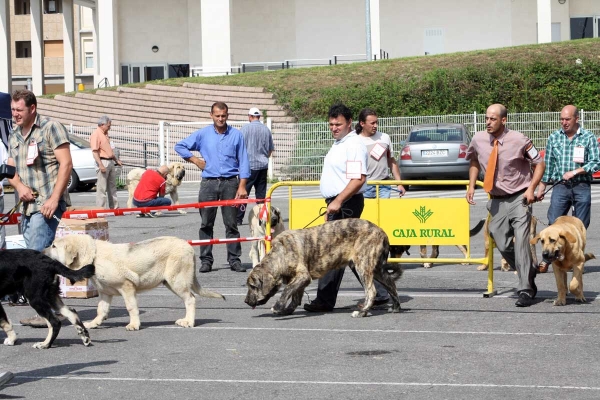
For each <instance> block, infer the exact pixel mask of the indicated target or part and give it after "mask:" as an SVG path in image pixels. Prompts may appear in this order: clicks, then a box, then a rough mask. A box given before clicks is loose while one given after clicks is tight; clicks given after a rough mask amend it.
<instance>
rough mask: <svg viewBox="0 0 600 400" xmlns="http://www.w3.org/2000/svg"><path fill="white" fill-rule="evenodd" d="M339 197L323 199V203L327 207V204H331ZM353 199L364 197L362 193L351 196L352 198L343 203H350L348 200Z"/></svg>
mask: <svg viewBox="0 0 600 400" xmlns="http://www.w3.org/2000/svg"><path fill="white" fill-rule="evenodd" d="M338 196H339V195H336V196H333V197H327V198H326V199H325V203H326V204H327V205H329V203H331V202H332V201H333V200H335V198H336V197H338ZM355 197H364V196H363V194H362V193H357V194H355V195H353V196H352V197H350V198H349V199H348V200H346V201H345V202H344V203H346V202H347V201H350V199H353V198H355Z"/></svg>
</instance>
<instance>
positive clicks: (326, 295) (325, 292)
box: [315, 194, 389, 308]
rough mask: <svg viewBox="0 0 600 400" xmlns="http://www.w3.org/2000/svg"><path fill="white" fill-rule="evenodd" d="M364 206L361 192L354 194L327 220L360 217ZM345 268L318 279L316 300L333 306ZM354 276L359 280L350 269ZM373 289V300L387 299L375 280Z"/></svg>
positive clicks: (383, 289) (381, 287)
mask: <svg viewBox="0 0 600 400" xmlns="http://www.w3.org/2000/svg"><path fill="white" fill-rule="evenodd" d="M333 199H335V197H333V198H330V199H327V200H325V202H326V203H327V204H329V203H330V202H331V201H333ZM364 208H365V199H364V197H363V195H362V194H355V195H354V196H352V197H350V198H349V199H348V200H346V202H345V203H343V204H342V208H341V210H340V212H338V213H337V214H333V215H330V216H329V221H335V220H338V219H344V218H360V215H361V214H362V211H363V209H364ZM345 269H346V268H340V269H336V270H334V271H329V272H328V273H327V274H325V276H323V277H322V278H321V279H319V288H318V290H317V298H316V299H315V301H316V302H318V303H322V304H325V305H327V306H329V307H332V308H333V307H335V302H336V300H337V294H338V292H339V290H340V284H341V283H342V279H343V278H344V270H345ZM352 272H353V273H354V276H356V279H358V281H359V282H360V278H359V277H358V274H357V273H356V271H355V270H354V269H352ZM375 289H377V295H376V297H375V301H380V300H387V299H389V294H388V292H387V290H385V288H384V287H383V286H382V285H381V284H380V283H379V282H377V281H375Z"/></svg>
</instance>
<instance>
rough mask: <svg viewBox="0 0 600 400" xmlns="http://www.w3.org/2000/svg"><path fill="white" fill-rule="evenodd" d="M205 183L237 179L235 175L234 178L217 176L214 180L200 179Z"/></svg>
mask: <svg viewBox="0 0 600 400" xmlns="http://www.w3.org/2000/svg"><path fill="white" fill-rule="evenodd" d="M202 179H204V180H206V181H229V180H231V179H237V175H234V176H219V177H216V178H202Z"/></svg>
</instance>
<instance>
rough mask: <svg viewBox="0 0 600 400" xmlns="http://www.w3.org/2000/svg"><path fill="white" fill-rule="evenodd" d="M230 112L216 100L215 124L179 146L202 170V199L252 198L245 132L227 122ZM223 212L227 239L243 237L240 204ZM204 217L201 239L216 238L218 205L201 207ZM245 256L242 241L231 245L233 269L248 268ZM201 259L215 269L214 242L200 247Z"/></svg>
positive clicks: (204, 269) (207, 268) (205, 266)
mask: <svg viewBox="0 0 600 400" xmlns="http://www.w3.org/2000/svg"><path fill="white" fill-rule="evenodd" d="M228 115H229V114H228V107H227V104H225V103H223V102H216V103H214V104H213V105H212V107H211V110H210V116H211V118H212V120H213V125H211V126H207V127H206V128H203V129H199V130H197V131H195V132H194V133H192V134H191V135H190V136H188V137H187V138H185V139H183V140H182V141H180V142H179V143H177V144H176V145H175V151H176V152H177V154H179V155H180V156H181V158H183V159H184V160H186V161H189V162H191V163H194V164H195V165H196V166H197V167H198V168H200V169H201V170H202V183H201V184H200V193H199V194H198V202H205V201H215V200H231V199H246V198H248V192H247V191H246V181H247V180H248V178H249V177H250V166H249V162H248V154H247V153H246V146H245V144H244V137H243V136H242V132H240V131H239V130H237V129H235V128H233V127H231V126H229V125H227V117H228ZM192 151H197V152H199V153H200V156H201V157H202V159H200V158H199V157H196V156H195V155H193V154H192ZM221 215H222V216H223V223H224V224H225V235H226V237H227V239H230V238H239V237H240V232H239V231H238V227H237V224H236V215H237V207H231V206H228V207H221ZM200 217H201V218H202V224H201V225H200V231H199V236H200V240H206V239H212V238H213V227H214V224H215V218H216V217H217V208H216V207H210V208H201V209H200ZM241 255H242V246H241V244H240V243H239V242H236V243H228V244H227V262H228V263H229V266H230V267H231V270H232V271H237V272H245V271H246V268H245V267H243V266H242V263H241V261H240V256H241ZM200 261H201V262H202V265H201V267H200V272H210V271H211V270H212V265H213V262H214V258H213V255H212V245H208V246H201V247H200Z"/></svg>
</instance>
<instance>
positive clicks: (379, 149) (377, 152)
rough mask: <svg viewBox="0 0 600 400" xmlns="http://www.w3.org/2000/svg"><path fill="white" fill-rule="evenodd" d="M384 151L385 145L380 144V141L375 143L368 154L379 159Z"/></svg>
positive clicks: (385, 149)
mask: <svg viewBox="0 0 600 400" xmlns="http://www.w3.org/2000/svg"><path fill="white" fill-rule="evenodd" d="M386 151H387V147H384V146H382V145H381V143H376V144H375V146H373V149H372V150H371V152H370V153H369V154H370V155H371V157H373V158H374V159H376V160H377V161H379V160H380V159H381V156H383V155H384V154H385V153H386Z"/></svg>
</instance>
